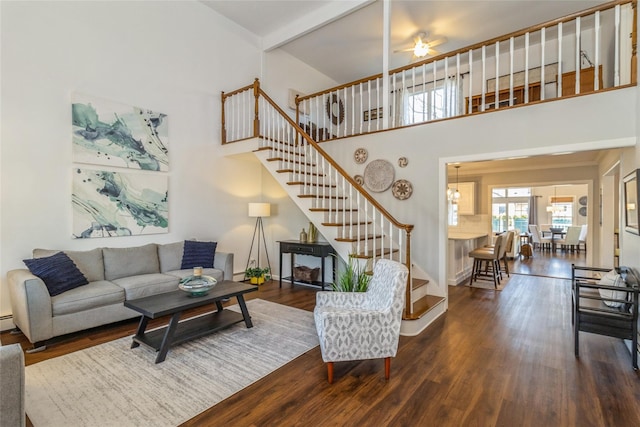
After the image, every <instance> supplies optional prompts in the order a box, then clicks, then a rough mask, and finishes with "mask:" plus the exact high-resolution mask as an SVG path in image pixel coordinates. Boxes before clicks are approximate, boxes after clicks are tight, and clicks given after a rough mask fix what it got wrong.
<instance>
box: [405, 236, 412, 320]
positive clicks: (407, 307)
mask: <svg viewBox="0 0 640 427" xmlns="http://www.w3.org/2000/svg"><path fill="white" fill-rule="evenodd" d="M405 232H406V233H407V248H406V255H405V256H406V259H405V265H406V266H407V269H408V270H409V274H408V275H407V288H406V290H405V298H404V312H405V313H407V314H413V304H412V298H411V291H412V289H411V288H412V287H413V279H412V277H411V228H409V229H405Z"/></svg>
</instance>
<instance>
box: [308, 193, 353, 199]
mask: <svg viewBox="0 0 640 427" xmlns="http://www.w3.org/2000/svg"><path fill="white" fill-rule="evenodd" d="M298 197H300V198H301V199H339V200H344V199H346V197H345V196H319V195H317V194H298Z"/></svg>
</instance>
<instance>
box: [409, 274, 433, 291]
mask: <svg viewBox="0 0 640 427" xmlns="http://www.w3.org/2000/svg"><path fill="white" fill-rule="evenodd" d="M428 284H429V280H428V279H416V278H415V277H413V278H412V279H411V287H412V288H413V290H414V291H415V290H416V289H418V288H421V287H423V286H426V285H428Z"/></svg>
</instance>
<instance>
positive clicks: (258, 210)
mask: <svg viewBox="0 0 640 427" xmlns="http://www.w3.org/2000/svg"><path fill="white" fill-rule="evenodd" d="M269 216H271V205H270V204H269V203H249V217H250V218H257V219H256V226H255V228H254V229H253V238H252V239H251V249H249V257H248V258H247V266H246V268H245V271H246V270H247V269H248V268H249V262H250V261H251V253H252V252H253V244H254V243H255V242H256V234H257V235H258V257H257V264H256V267H258V268H260V236H261V235H262V243H263V244H264V253H265V254H266V256H267V265H268V266H269V273H270V274H273V272H272V271H271V262H270V261H269V252H268V251H267V241H266V238H265V235H264V228H263V227H262V218H263V217H269Z"/></svg>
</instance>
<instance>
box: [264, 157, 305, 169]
mask: <svg viewBox="0 0 640 427" xmlns="http://www.w3.org/2000/svg"><path fill="white" fill-rule="evenodd" d="M284 161H287V162H289V163H293V164H294V165H303V166H312V167H314V166H315V163H309V162H306V163H305V162H299V161H297V160H285V158H284V157H269V158H268V159H267V162H284Z"/></svg>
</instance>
